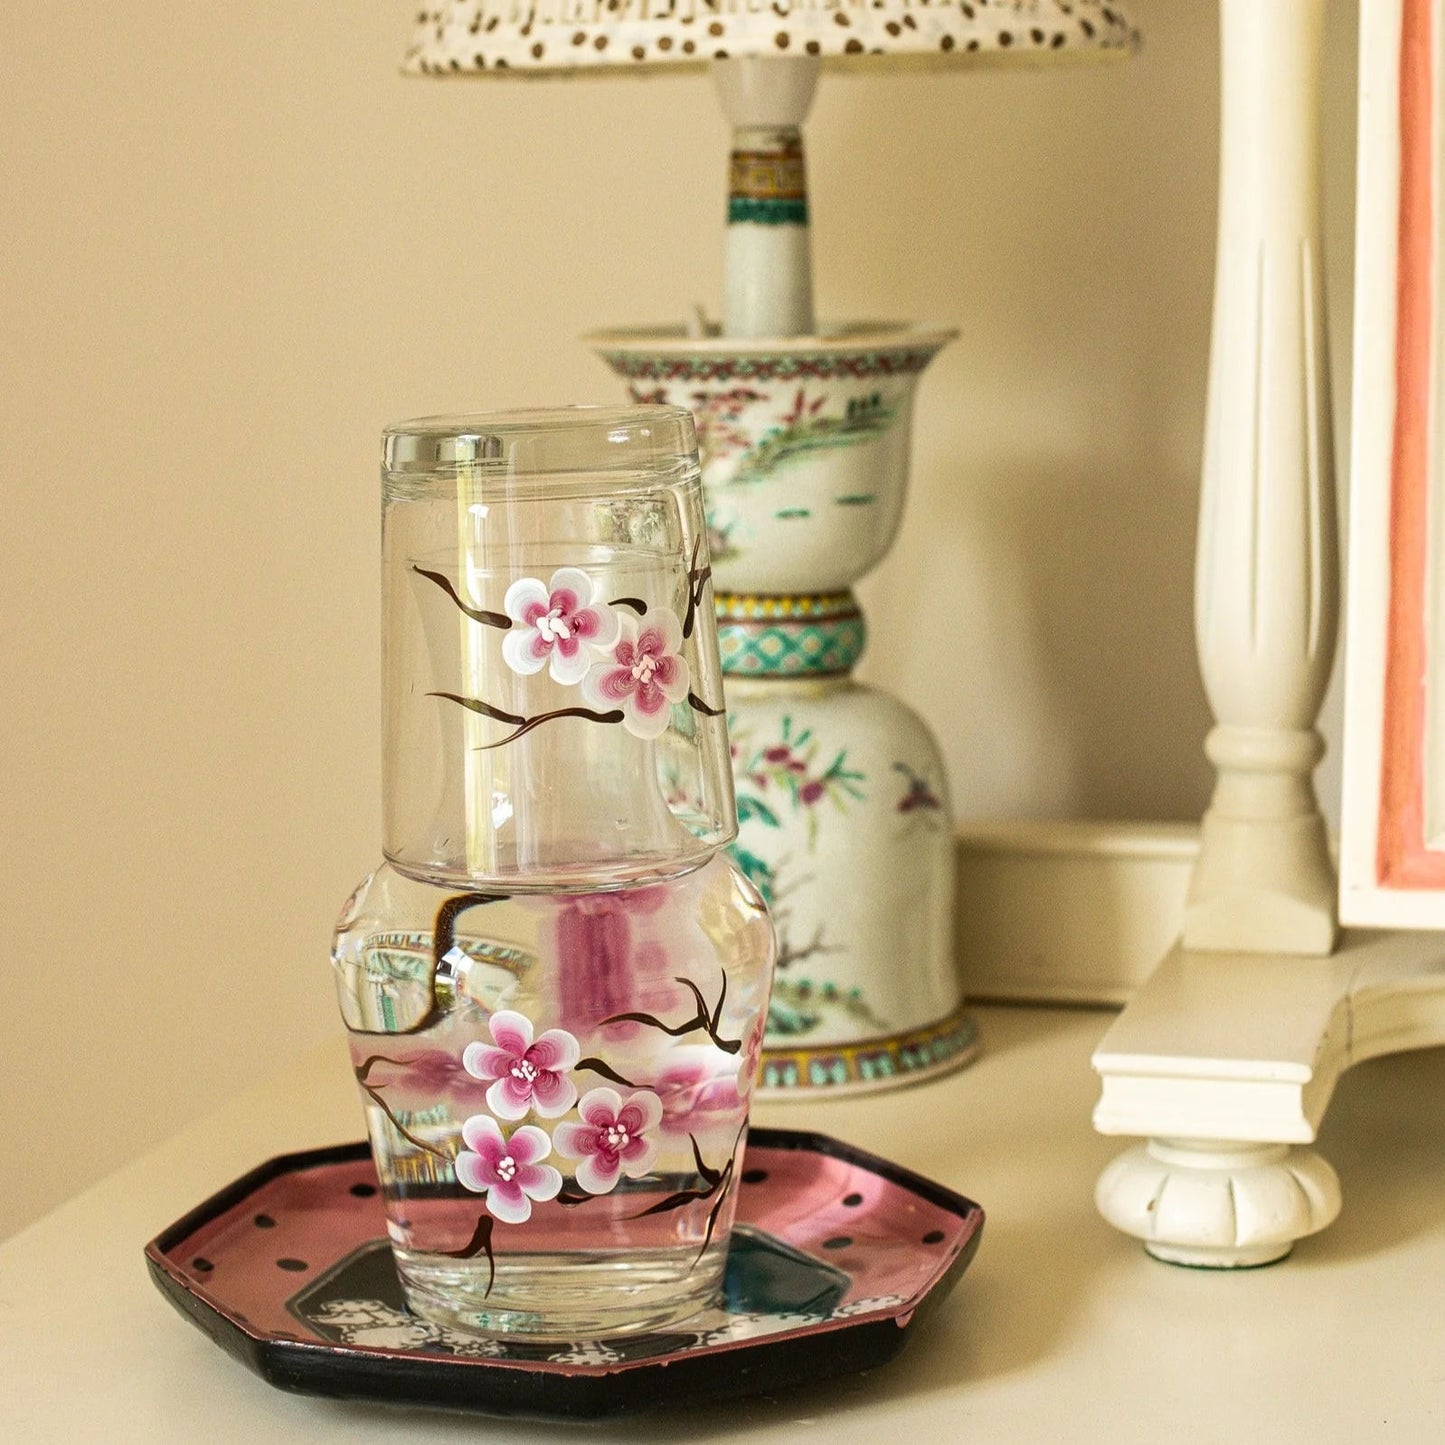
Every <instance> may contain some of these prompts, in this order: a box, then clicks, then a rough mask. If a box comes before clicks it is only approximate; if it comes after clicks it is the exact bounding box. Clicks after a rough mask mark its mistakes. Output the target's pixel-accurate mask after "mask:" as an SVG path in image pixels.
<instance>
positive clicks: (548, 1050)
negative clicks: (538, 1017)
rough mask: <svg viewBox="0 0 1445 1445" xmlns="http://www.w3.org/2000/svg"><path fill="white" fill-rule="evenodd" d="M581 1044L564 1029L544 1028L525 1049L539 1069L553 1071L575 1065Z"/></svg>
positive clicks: (574, 1066)
mask: <svg viewBox="0 0 1445 1445" xmlns="http://www.w3.org/2000/svg"><path fill="white" fill-rule="evenodd" d="M581 1057H582V1046H581V1045H580V1044H579V1043H578V1042H577V1040H576V1038H575V1037H574V1036H573V1035H571V1034H569V1033H568V1032H567V1030H566V1029H546V1030H545V1031H544V1032H543V1033H542V1034H540V1035H539V1036H538V1038H537V1041H536V1043H534V1044H533V1045H532V1047H531V1048H530V1049H529V1050H528V1051H527V1058H528V1060H529V1061H530V1062H531V1063H534V1064H536V1066H537V1067H538V1068H539V1069H548V1070H550V1071H551V1072H553V1073H557V1072H559V1071H564V1070H567V1069H573V1068H576V1067H577V1060H578V1059H580V1058H581Z"/></svg>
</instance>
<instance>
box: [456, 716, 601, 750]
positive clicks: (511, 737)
mask: <svg viewBox="0 0 1445 1445" xmlns="http://www.w3.org/2000/svg"><path fill="white" fill-rule="evenodd" d="M559 717H580V718H584V719H585V720H586V721H588V722H595V723H620V722H621V721H622V709H621V708H620V707H615V708H613V709H611V711H609V712H594V711H593V710H592V709H591V708H590V707H559V708H555V709H553V711H551V712H539V713H538V714H537V716H536V717H532V718H528V719H527V721H526V722H525V723H523V724H522V726H521V727H519V728H518V729H517V731H516V732H514V733H508V734H507V736H506V737H504V738H498V739H497V741H496V742H494V743H483V744H482V745H481V747H479V748H478V749H477V751H478V752H479V753H486V752H490V751H491V750H492V749H493V748H500V747H502V746H504V745H505V744H506V743H514V742H516V741H517V739H518V738H519V737H521V736H522V735H523V734H524V733H529V732H531V731H532V729H533V728H537V727H541V726H542V724H543V723H547V722H555V721H556V720H557V719H558V718H559Z"/></svg>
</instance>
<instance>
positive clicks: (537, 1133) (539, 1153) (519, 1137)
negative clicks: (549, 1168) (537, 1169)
mask: <svg viewBox="0 0 1445 1445" xmlns="http://www.w3.org/2000/svg"><path fill="white" fill-rule="evenodd" d="M551 1152H552V1141H551V1140H550V1139H549V1138H548V1137H547V1131H546V1130H545V1129H539V1128H538V1127H537V1126H536V1125H535V1124H524V1125H523V1126H522V1127H521V1128H520V1129H518V1130H517V1131H516V1132H515V1133H514V1134H513V1135H512V1137H511V1138H510V1139H508V1140H507V1153H508V1154H510V1155H511V1156H512V1158H513V1160H514V1161H515V1162H516V1163H518V1164H535V1163H536V1162H537V1161H538V1160H539V1159H545V1158H546V1157H547V1156H548V1155H549V1154H550V1153H551Z"/></svg>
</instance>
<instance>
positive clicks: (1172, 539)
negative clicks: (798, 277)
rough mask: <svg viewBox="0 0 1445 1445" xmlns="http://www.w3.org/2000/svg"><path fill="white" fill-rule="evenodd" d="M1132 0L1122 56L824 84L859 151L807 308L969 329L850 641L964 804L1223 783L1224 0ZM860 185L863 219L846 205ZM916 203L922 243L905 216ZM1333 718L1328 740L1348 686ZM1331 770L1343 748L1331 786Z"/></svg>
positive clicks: (1339, 195) (950, 353) (1135, 801)
mask: <svg viewBox="0 0 1445 1445" xmlns="http://www.w3.org/2000/svg"><path fill="white" fill-rule="evenodd" d="M1131 13H1134V14H1135V18H1136V19H1137V20H1138V21H1139V23H1140V24H1141V25H1142V26H1143V27H1144V29H1145V33H1146V43H1145V46H1144V49H1143V51H1142V52H1141V54H1140V55H1139V56H1138V57H1137V58H1136V59H1135V60H1133V61H1132V62H1128V63H1125V64H1116V65H1111V66H1106V67H1077V68H1068V69H1064V68H1060V69H1057V70H1053V71H1043V70H1033V71H1012V72H1010V71H997V72H988V73H979V74H972V75H968V74H954V75H946V76H936V77H930V78H928V79H926V80H920V81H915V82H910V83H908V86H907V90H906V92H905V91H904V90H903V89H902V84H903V83H902V82H893V81H891V80H890V79H886V78H885V79H878V80H868V81H857V82H853V83H852V85H851V86H848V84H847V83H846V82H835V83H834V84H833V85H832V88H831V90H830V89H829V87H828V86H826V85H825V87H824V88H823V90H822V92H821V93H820V119H821V120H822V122H823V126H822V127H821V128H822V129H823V130H824V132H825V136H826V144H827V146H828V149H829V151H830V152H831V153H833V154H835V155H846V156H848V157H849V158H850V164H849V166H848V168H847V173H846V175H843V176H839V177H834V176H832V175H830V173H829V172H828V171H827V170H825V169H824V168H823V167H822V166H821V165H820V166H817V167H815V182H814V189H815V195H816V196H817V205H816V211H817V220H816V230H817V235H818V237H819V258H818V271H819V277H820V289H821V290H822V292H823V305H822V307H821V310H822V311H823V313H824V314H825V315H842V314H848V315H856V314H865V313H866V314H880V313H882V314H889V315H897V316H905V317H911V318H916V319H918V320H920V321H926V322H929V323H941V324H946V325H953V326H957V327H958V328H959V330H960V333H961V334H960V339H959V340H958V341H957V342H956V343H955V344H954V345H953V346H952V347H951V348H949V349H948V350H947V351H945V352H944V353H943V355H942V356H940V358H939V360H938V361H937V362H936V363H935V365H934V367H933V369H932V370H931V371H930V372H929V374H928V375H927V376H925V377H924V379H923V383H922V385H921V387H920V393H919V399H918V410H917V414H916V421H915V468H914V478H913V491H912V496H911V499H910V504H909V511H908V512H907V514H906V516H905V521H904V525H903V530H902V532H901V535H900V538H899V541H898V544H897V546H896V547H895V549H894V551H893V552H892V554H891V555H890V557H889V559H888V560H887V561H886V562H885V563H884V564H883V566H882V568H881V569H880V571H879V573H878V574H877V575H876V576H875V577H874V578H872V579H870V580H869V582H868V583H867V584H865V587H864V589H863V597H864V601H865V604H866V605H867V607H868V609H869V613H870V623H871V628H870V631H871V638H872V642H871V644H870V653H869V656H868V658H867V659H866V660H865V662H864V664H863V671H862V675H863V676H864V677H865V678H867V679H869V680H872V681H875V682H877V683H879V684H880V685H882V686H886V687H889V688H891V689H895V690H897V691H898V692H900V693H901V694H902V695H903V696H904V697H906V698H909V699H910V700H912V701H913V702H914V704H915V705H916V706H918V707H919V708H920V710H921V711H922V712H924V713H925V715H926V716H927V718H928V720H929V722H930V723H931V725H932V726H933V727H934V728H935V730H936V731H937V732H938V735H939V737H940V740H941V741H942V743H943V747H944V751H945V756H946V759H947V762H948V765H949V772H950V777H951V780H952V786H953V794H954V807H955V812H956V813H957V815H958V816H960V817H990V816H1008V817H1016V818H1018V817H1022V818H1029V817H1074V818H1085V819H1087V818H1120V817H1128V818H1138V819H1174V818H1193V817H1197V816H1198V815H1199V813H1200V812H1201V811H1202V809H1203V808H1204V807H1205V806H1206V804H1207V802H1208V798H1209V792H1210V788H1211V785H1212V777H1213V774H1212V770H1211V769H1210V768H1209V766H1208V764H1207V763H1206V762H1205V760H1204V758H1203V756H1202V751H1201V749H1202V744H1203V739H1204V736H1205V733H1206V732H1207V731H1208V729H1209V727H1210V725H1211V722H1212V718H1211V714H1210V711H1209V708H1208V706H1207V703H1206V700H1205V696H1204V690H1203V685H1202V682H1201V680H1200V677H1199V669H1198V662H1197V660H1196V655H1195V647H1194V630H1193V559H1194V538H1195V530H1196V521H1197V507H1198V477H1199V466H1200V451H1201V444H1202V432H1203V417H1204V403H1205V381H1206V363H1207V356H1208V346H1209V323H1210V310H1211V298H1212V292H1213V265H1214V240H1215V223H1216V193H1217V145H1218V140H1217V137H1218V56H1217V47H1218V41H1217V26H1218V14H1217V8H1216V7H1215V6H1212V5H1211V6H1174V5H1170V6H1166V5H1161V4H1157V3H1149V0H1135V5H1134V7H1133V9H1132V11H1131ZM1354 25H1355V15H1354V10H1353V7H1350V6H1346V5H1344V4H1343V3H1331V5H1330V7H1329V20H1328V32H1327V44H1328V45H1329V46H1330V47H1331V60H1330V64H1329V68H1328V70H1327V81H1328V83H1327V89H1326V97H1325V112H1326V114H1325V133H1326V167H1325V169H1326V176H1327V197H1326V235H1327V247H1328V251H1329V254H1330V268H1329V278H1328V280H1329V300H1330V303H1331V307H1330V309H1331V316H1332V324H1333V326H1334V337H1335V382H1336V392H1337V395H1342V396H1343V395H1347V384H1348V337H1349V326H1348V319H1349V318H1348V306H1349V295H1350V277H1349V260H1350V253H1351V249H1352V246H1351V242H1352V236H1351V227H1352V215H1351V206H1350V204H1349V202H1350V188H1349V181H1350V177H1351V175H1352V169H1351V164H1352V163H1351V159H1350V157H1351V151H1352V145H1353V139H1352V138H1353V107H1354V87H1353V44H1354V40H1353V33H1354ZM895 83H896V84H897V86H898V88H892V87H893V85H894V84H895ZM828 107H831V108H828ZM900 107H906V113H907V114H908V116H909V118H910V126H909V134H910V135H912V136H914V137H915V138H916V139H915V142H914V144H913V145H912V146H911V148H910V153H909V154H908V155H907V156H906V157H905V156H903V155H900V154H898V153H897V150H896V145H897V142H896V139H895V140H894V145H893V146H891V147H882V146H878V145H877V144H870V140H873V141H876V138H877V134H878V132H879V131H880V130H881V131H882V132H883V133H884V134H885V135H888V136H889V137H891V138H896V137H897V135H898V133H899V129H900V128H899V126H898V123H897V119H896V116H897V113H898V111H899V108H900ZM885 108H886V109H885ZM890 118H891V124H888V122H889V120H890ZM817 149H818V147H817V146H816V145H815V147H814V150H815V152H816V150H817ZM879 151H883V152H885V153H883V154H879V153H877V152H879ZM905 160H906V165H905V164H904V161H905ZM922 185H928V186H931V187H932V188H933V189H932V190H931V192H930V193H928V194H927V196H926V199H920V186H922ZM863 197H866V198H867V214H868V219H867V221H866V222H865V223H864V225H863V226H860V227H859V228H855V229H854V230H852V231H851V232H850V231H849V230H848V228H847V227H844V226H841V225H838V224H837V223H836V218H837V217H840V216H843V215H845V214H847V213H848V212H849V211H850V210H856V209H859V208H860V206H861V204H862V202H861V200H860V198H863ZM830 220H831V221H832V224H830ZM924 228H926V234H927V238H928V245H929V249H928V252H927V254H925V255H922V256H920V255H919V254H918V253H917V250H916V247H913V246H911V245H910V242H911V241H913V240H914V239H915V238H916V236H917V235H918V233H919V232H920V230H923V229H924ZM840 282H842V283H846V287H847V292H848V294H847V295H839V294H837V292H838V290H839V289H841V288H839V284H838V283H840ZM830 286H831V287H833V288H834V289H835V294H834V295H833V296H830V295H829V294H828V293H829V289H830ZM859 298H866V301H862V302H861V303H860V300H859ZM830 302H832V303H833V304H829V303H830ZM1337 409H1338V410H1339V411H1340V412H1341V413H1342V412H1343V401H1341V403H1340V405H1339V407H1338V408H1337ZM1343 454H1344V453H1343V451H1342V452H1341V455H1343ZM913 578H928V579H930V581H929V583H928V586H927V590H926V591H925V590H923V589H921V588H915V587H913V586H911V585H910V582H909V579H913ZM903 639H909V640H908V641H907V642H904V641H903ZM1324 728H1325V731H1326V733H1327V736H1329V738H1330V745H1331V752H1332V754H1337V751H1338V736H1339V720H1338V708H1337V706H1336V705H1335V704H1334V700H1333V698H1332V700H1331V703H1330V704H1328V705H1327V708H1326V713H1325V722H1324ZM1335 787H1336V785H1335V783H1334V780H1333V774H1332V772H1327V773H1326V775H1325V778H1324V781H1323V783H1322V789H1321V791H1322V793H1324V794H1325V796H1326V804H1325V805H1326V809H1327V811H1333V807H1334V799H1333V793H1334V791H1335Z"/></svg>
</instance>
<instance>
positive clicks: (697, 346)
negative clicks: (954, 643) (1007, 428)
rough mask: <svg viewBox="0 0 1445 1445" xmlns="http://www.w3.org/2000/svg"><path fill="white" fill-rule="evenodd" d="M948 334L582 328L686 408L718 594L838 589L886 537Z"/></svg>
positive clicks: (630, 374) (622, 368) (648, 387)
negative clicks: (926, 385)
mask: <svg viewBox="0 0 1445 1445" xmlns="http://www.w3.org/2000/svg"><path fill="white" fill-rule="evenodd" d="M955 334H956V333H954V332H952V331H913V330H910V329H908V328H906V327H899V326H890V325H867V324H860V325H857V326H847V327H840V328H838V329H837V330H836V331H834V332H832V333H824V334H822V335H819V336H811V337H809V336H800V337H795V338H791V339H789V340H788V341H786V342H777V341H768V342H758V341H741V340H733V339H728V338H722V337H708V338H703V339H700V340H699V339H692V338H688V337H685V336H684V335H682V334H681V333H680V332H670V331H616V332H604V333H599V334H597V335H594V336H591V337H589V338H588V339H589V341H590V342H591V343H592V345H593V346H594V347H595V349H596V350H597V351H598V352H599V353H601V355H602V356H603V358H604V359H605V360H606V361H607V363H608V364H609V365H610V366H611V367H612V368H613V369H614V370H615V371H617V372H618V373H619V374H620V375H622V376H623V377H624V379H625V380H626V382H627V386H628V390H629V392H630V394H631V395H632V396H633V397H634V398H635V399H637V400H639V401H641V400H644V399H645V400H649V401H652V400H663V399H666V400H667V401H669V402H670V403H671V404H673V405H677V406H686V407H689V408H690V409H691V410H692V413H693V415H694V417H695V418H696V421H697V427H698V445H699V447H700V449H701V451H702V458H703V476H704V482H705V485H706V488H707V515H708V530H709V541H710V544H711V551H712V561H713V578H714V581H715V583H716V585H717V587H718V590H719V591H727V592H752V593H763V594H767V595H770V596H778V595H798V594H813V593H823V592H837V591H841V590H843V589H845V588H847V587H849V586H851V585H852V584H853V583H854V582H856V581H857V580H858V579H859V578H860V577H862V576H863V575H864V574H865V573H867V572H868V571H869V570H870V569H871V568H873V567H874V566H875V565H876V564H877V563H878V562H879V561H880V560H881V559H882V557H883V556H884V554H885V553H886V552H887V550H888V548H889V547H890V546H891V545H892V542H893V538H894V535H895V534H896V533H897V530H898V523H899V520H900V519H901V517H902V514H903V498H904V492H905V488H906V486H907V480H908V467H909V446H910V436H911V429H912V416H913V394H914V390H915V388H916V386H917V383H918V378H919V375H920V374H921V373H922V371H923V369H924V368H925V367H926V366H927V365H928V363H929V362H930V361H931V360H932V359H933V357H934V355H935V354H936V353H937V352H938V350H939V349H940V348H941V347H942V346H944V345H945V344H946V343H947V342H949V341H951V340H952V339H953V337H954V335H955Z"/></svg>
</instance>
